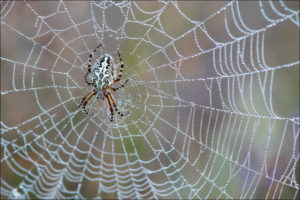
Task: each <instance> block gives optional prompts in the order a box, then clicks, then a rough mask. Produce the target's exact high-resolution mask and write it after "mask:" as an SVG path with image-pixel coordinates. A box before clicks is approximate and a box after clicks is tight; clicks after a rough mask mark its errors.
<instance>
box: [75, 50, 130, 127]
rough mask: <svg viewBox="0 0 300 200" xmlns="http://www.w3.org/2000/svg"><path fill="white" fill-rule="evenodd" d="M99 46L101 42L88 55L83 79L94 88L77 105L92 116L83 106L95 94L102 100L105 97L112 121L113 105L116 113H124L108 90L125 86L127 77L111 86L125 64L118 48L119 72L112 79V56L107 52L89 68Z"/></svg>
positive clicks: (119, 76) (115, 89) (118, 78)
mask: <svg viewBox="0 0 300 200" xmlns="http://www.w3.org/2000/svg"><path fill="white" fill-rule="evenodd" d="M101 46H102V44H99V45H98V46H97V47H96V49H94V50H93V51H92V52H91V53H90V57H89V60H88V72H87V73H86V74H85V76H84V80H85V82H86V84H87V85H88V86H93V87H94V88H93V89H92V90H91V91H90V92H89V93H88V94H87V95H85V96H84V97H83V98H82V100H81V102H80V104H79V106H78V107H80V106H82V107H83V110H84V112H85V113H86V114H87V115H90V116H92V115H93V114H89V113H88V112H87V111H86V109H85V106H86V105H87V104H88V103H89V101H90V100H91V99H92V98H93V97H94V96H96V97H97V98H98V99H102V100H104V98H106V100H107V103H108V106H109V109H110V121H113V118H114V110H113V107H114V108H115V111H116V112H118V114H119V115H120V116H124V114H123V113H121V112H120V111H118V107H117V105H116V103H115V101H114V99H113V98H112V96H111V93H110V90H112V91H117V90H119V89H120V88H123V87H124V86H125V84H126V83H127V82H128V79H127V80H126V81H125V82H124V83H123V84H122V85H121V86H119V87H116V88H115V87H112V85H113V84H115V83H117V82H119V81H120V80H121V77H122V72H123V68H124V66H125V65H124V63H123V59H122V57H121V55H120V52H119V51H118V50H117V54H118V57H119V62H120V72H119V75H118V77H117V78H116V79H114V78H115V76H114V69H113V68H115V66H114V64H113V57H112V56H111V55H109V54H103V55H102V56H101V57H100V60H99V61H100V62H97V63H96V64H95V65H94V66H93V67H92V69H91V64H92V58H93V55H94V54H95V52H96V51H97V50H98V49H99V48H100V47H101ZM88 74H90V76H89V78H90V81H91V82H88V79H87V76H88ZM112 106H113V107H112Z"/></svg>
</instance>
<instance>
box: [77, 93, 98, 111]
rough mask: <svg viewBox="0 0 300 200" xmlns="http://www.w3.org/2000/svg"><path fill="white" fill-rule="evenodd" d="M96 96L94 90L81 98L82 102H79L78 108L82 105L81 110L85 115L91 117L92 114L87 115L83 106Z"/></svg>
mask: <svg viewBox="0 0 300 200" xmlns="http://www.w3.org/2000/svg"><path fill="white" fill-rule="evenodd" d="M96 94H97V93H96V91H95V90H92V91H90V92H89V93H88V94H87V95H85V96H84V97H83V98H82V100H81V102H80V104H79V106H78V107H80V106H81V105H82V108H83V110H84V112H85V114H87V115H93V114H89V113H88V112H87V111H86V109H85V106H86V105H87V104H88V103H89V101H90V100H91V99H92V98H93V96H95V95H96Z"/></svg>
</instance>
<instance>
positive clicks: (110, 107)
mask: <svg viewBox="0 0 300 200" xmlns="http://www.w3.org/2000/svg"><path fill="white" fill-rule="evenodd" d="M104 96H105V98H106V100H107V103H108V106H109V110H110V121H111V122H112V121H113V120H114V110H113V108H112V106H111V102H110V100H109V97H108V96H107V95H104Z"/></svg>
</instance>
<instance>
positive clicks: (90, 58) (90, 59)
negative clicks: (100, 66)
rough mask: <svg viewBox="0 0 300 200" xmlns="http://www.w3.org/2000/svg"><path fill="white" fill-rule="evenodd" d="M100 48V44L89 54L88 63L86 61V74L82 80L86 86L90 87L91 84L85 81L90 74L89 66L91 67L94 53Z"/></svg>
mask: <svg viewBox="0 0 300 200" xmlns="http://www.w3.org/2000/svg"><path fill="white" fill-rule="evenodd" d="M101 46H102V44H99V45H98V46H97V47H96V49H94V50H93V51H92V52H91V53H90V57H89V61H88V72H87V73H86V75H85V76H84V80H85V82H86V84H87V85H92V84H93V83H89V82H88V80H87V78H86V77H87V75H88V74H89V73H91V65H92V58H93V56H94V54H95V52H96V51H97V50H98V49H99V48H100V47H101Z"/></svg>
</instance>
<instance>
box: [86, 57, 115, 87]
mask: <svg viewBox="0 0 300 200" xmlns="http://www.w3.org/2000/svg"><path fill="white" fill-rule="evenodd" d="M109 60H110V63H109ZM90 79H91V81H92V83H93V85H94V87H95V88H96V89H97V90H99V91H101V90H103V89H105V88H107V87H108V86H109V85H111V84H112V83H113V81H114V75H113V69H112V57H111V56H109V55H104V56H103V57H102V58H101V59H100V63H99V64H96V66H94V67H93V69H92V73H91V75H90Z"/></svg>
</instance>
